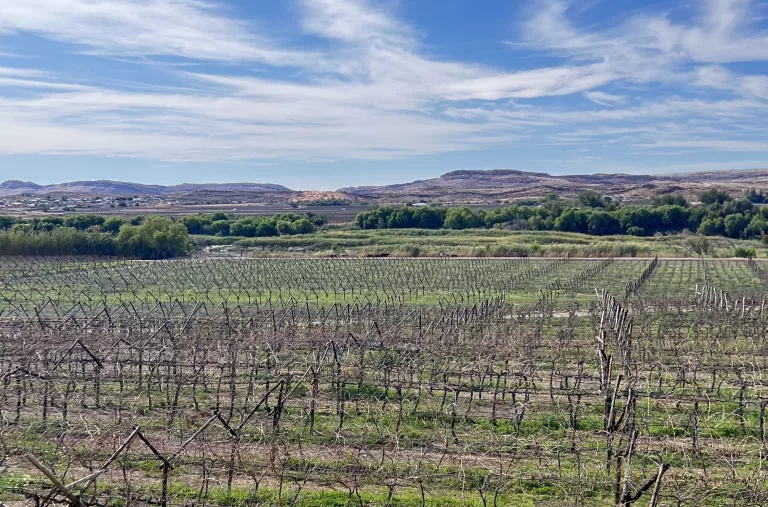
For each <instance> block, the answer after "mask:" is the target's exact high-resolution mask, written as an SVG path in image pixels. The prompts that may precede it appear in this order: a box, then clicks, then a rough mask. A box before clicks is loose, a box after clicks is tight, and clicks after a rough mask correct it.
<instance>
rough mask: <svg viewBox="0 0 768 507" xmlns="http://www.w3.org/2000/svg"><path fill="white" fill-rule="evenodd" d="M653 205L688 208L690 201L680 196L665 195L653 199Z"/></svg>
mask: <svg viewBox="0 0 768 507" xmlns="http://www.w3.org/2000/svg"><path fill="white" fill-rule="evenodd" d="M651 204H652V205H653V206H656V207H659V206H682V207H683V208H687V207H688V201H687V200H686V199H685V197H683V196H682V195H680V194H664V195H656V196H653V197H652V198H651Z"/></svg>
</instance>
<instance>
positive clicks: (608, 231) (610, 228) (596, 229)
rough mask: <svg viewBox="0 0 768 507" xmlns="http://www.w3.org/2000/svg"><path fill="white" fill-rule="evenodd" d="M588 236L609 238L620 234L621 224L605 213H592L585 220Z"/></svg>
mask: <svg viewBox="0 0 768 507" xmlns="http://www.w3.org/2000/svg"><path fill="white" fill-rule="evenodd" d="M587 226H588V227H589V229H588V232H589V234H594V235H596V236H609V235H613V234H621V222H620V221H619V219H618V218H616V217H614V216H613V214H611V213H609V212H607V211H593V212H592V213H591V214H590V215H589V218H588V219H587Z"/></svg>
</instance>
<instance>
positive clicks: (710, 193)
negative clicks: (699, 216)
mask: <svg viewBox="0 0 768 507" xmlns="http://www.w3.org/2000/svg"><path fill="white" fill-rule="evenodd" d="M699 200H700V201H701V202H703V203H704V204H709V205H712V204H720V205H722V204H723V203H726V202H728V201H732V200H733V197H731V196H730V195H729V194H728V192H725V191H724V190H720V189H718V188H710V189H709V190H705V191H704V192H702V193H700V194H699Z"/></svg>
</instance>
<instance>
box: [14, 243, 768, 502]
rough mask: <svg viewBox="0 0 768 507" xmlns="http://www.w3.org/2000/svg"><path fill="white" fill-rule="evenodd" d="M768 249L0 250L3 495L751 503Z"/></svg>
mask: <svg viewBox="0 0 768 507" xmlns="http://www.w3.org/2000/svg"><path fill="white" fill-rule="evenodd" d="M767 287H768V263H764V262H762V261H746V260H735V259H673V258H659V259H656V258H647V259H639V258H638V259H632V260H623V259H611V258H608V259H575V258H548V259H532V258H506V259H502V258H499V259H392V258H388V259H339V258H337V259H310V258H306V259H304V258H273V259H264V258H193V259H182V260H169V261H115V260H106V259H87V258H86V259H75V258H55V259H54V258H51V259H45V258H40V259H31V258H14V257H0V377H2V381H3V386H2V393H0V502H3V503H4V504H6V505H9V506H12V505H51V504H53V503H56V502H57V503H59V504H61V503H64V504H67V503H68V504H70V505H83V506H85V505H99V506H102V505H103V506H107V505H167V506H176V505H221V506H223V505H227V506H235V505H265V506H273V505H274V506H277V505H295V506H306V507H309V506H318V507H322V506H346V505H350V506H360V505H364V506H368V505H371V506H385V505H392V506H395V505H396V506H411V505H412V506H427V505H428V506H442V505H448V506H452V505H455V506H463V505H467V506H484V507H485V506H491V505H493V506H501V505H658V506H660V505H760V504H765V503H766V502H768V493H766V491H768V471H767V470H766V465H767V464H766V463H765V460H766V458H767V457H768V442H766V428H765V411H766V406H768V387H766V386H768V333H767V332H766V330H768V311H766V308H765V297H766V288H767Z"/></svg>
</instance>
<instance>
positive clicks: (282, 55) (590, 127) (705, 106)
mask: <svg viewBox="0 0 768 507" xmlns="http://www.w3.org/2000/svg"><path fill="white" fill-rule="evenodd" d="M392 5H395V4H394V3H393V4H392ZM298 6H299V9H298V11H297V12H298V13H299V14H300V20H299V21H298V22H297V23H296V29H297V30H303V31H304V32H303V33H304V34H306V35H309V36H310V37H313V38H319V39H323V41H324V42H323V44H319V45H318V46H317V47H318V48H323V49H316V50H313V51H306V50H304V49H296V47H294V46H291V45H290V44H286V41H285V40H282V41H280V39H279V38H278V37H276V36H274V35H270V33H269V32H268V26H267V25H264V26H261V25H258V24H257V22H253V23H249V24H245V23H243V22H240V21H236V20H235V19H233V15H234V13H233V12H232V11H227V10H226V9H224V8H223V7H222V5H221V4H216V3H212V2H207V1H201V0H130V1H129V0H23V1H22V0H2V1H0V31H2V32H4V33H6V34H17V33H32V34H36V35H39V36H42V37H45V38H48V39H52V40H55V41H60V42H64V43H68V44H72V45H73V48H71V50H73V51H82V50H83V49H85V50H87V52H88V53H89V54H92V55H108V56H110V57H118V58H130V59H137V60H139V61H141V59H144V58H148V57H150V58H151V57H156V56H170V57H174V58H173V63H174V64H182V65H186V64H191V63H199V62H201V61H202V62H207V61H214V62H224V63H226V64H228V67H227V68H228V69H229V71H228V73H226V74H225V73H223V72H222V71H220V70H219V71H217V70H211V69H216V68H217V67H212V66H209V67H204V68H205V71H203V70H197V71H195V72H190V71H188V70H185V69H186V68H185V67H173V66H171V65H170V64H165V63H163V64H162V65H163V67H164V70H165V71H166V72H170V73H171V74H172V75H173V77H174V78H175V79H178V80H180V81H181V82H182V83H183V84H182V85H179V86H177V87H175V88H170V87H169V88H162V87H156V86H154V84H153V83H147V82H144V83H142V82H138V83H134V84H133V85H132V86H131V87H130V88H131V89H133V90H136V91H127V90H126V88H128V87H127V86H125V84H124V83H107V82H104V81H102V82H99V81H98V79H93V78H89V77H88V76H84V77H83V79H84V81H83V82H84V83H85V84H82V83H80V82H78V83H67V82H65V81H64V80H61V79H57V77H58V76H54V75H51V74H49V73H47V72H45V71H41V70H34V69H17V68H10V67H0V154H2V153H68V154H92V155H108V156H128V157H143V158H152V159H158V160H173V161H186V160H246V159H247V160H277V159H280V160H337V159H345V158H347V159H373V160H382V159H383V160H386V159H394V158H402V157H411V156H415V155H422V154H432V153H446V152H454V151H460V150H473V149H484V148H487V147H490V146H492V147H499V146H502V147H503V146H509V145H512V144H514V143H519V142H526V143H531V142H536V143H539V144H578V143H582V144H597V143H603V144H609V143H613V144H622V145H625V146H631V147H632V149H637V146H641V147H642V148H644V149H646V150H647V151H649V152H654V151H657V150H659V149H664V148H691V149H702V148H706V149H708V150H712V151H728V152H734V151H744V152H753V151H763V150H757V144H759V143H758V141H756V140H753V139H747V138H746V137H749V135H745V139H742V140H735V139H732V137H733V135H734V134H733V132H734V131H736V130H741V131H742V132H747V133H749V131H750V130H751V131H752V132H754V131H755V129H758V128H759V126H760V125H761V124H762V123H763V122H764V120H763V118H764V117H765V113H766V109H768V103H766V102H765V100H768V77H766V76H763V75H742V74H739V73H738V72H736V71H735V70H733V69H730V68H729V67H728V65H727V62H729V61H743V60H745V59H759V58H761V56H760V55H761V54H762V51H763V48H752V47H747V46H751V45H753V44H757V43H759V42H761V41H762V39H763V38H765V34H762V33H760V32H757V31H755V30H754V29H752V27H751V25H750V22H749V12H750V10H749V7H750V3H749V2H748V1H746V0H719V1H715V0H709V1H708V3H706V5H705V6H704V7H702V9H701V12H700V13H699V15H698V16H697V17H696V18H694V19H692V20H688V21H685V22H673V21H671V20H670V19H668V18H667V17H666V16H664V15H656V16H635V17H632V18H630V19H628V20H627V21H626V22H625V23H622V24H621V25H620V26H613V27H607V28H601V29H600V30H596V29H594V28H590V29H584V28H579V27H578V26H577V24H576V23H575V22H574V21H572V20H571V19H570V16H571V15H572V13H571V12H570V11H569V9H568V4H567V3H566V2H556V1H547V2H543V3H541V4H538V8H537V10H536V11H534V12H533V13H532V15H531V16H530V17H529V18H527V19H526V20H525V21H524V22H523V27H522V34H523V43H524V45H525V46H527V47H528V48H529V49H533V50H536V51H545V52H548V53H552V54H554V55H556V56H558V57H560V58H562V60H563V61H562V62H560V63H559V64H553V63H551V61H550V64H549V65H548V66H546V67H539V68H527V69H525V70H519V69H516V68H515V62H514V59H510V64H509V65H508V66H505V67H503V68H502V67H501V66H499V67H492V66H489V65H487V64H480V63H477V62H471V61H469V62H467V61H454V60H450V59H448V58H443V59H438V58H435V57H433V56H430V55H429V53H428V51H427V50H425V49H424V48H423V47H422V43H421V41H420V39H419V33H418V30H417V29H416V28H415V27H412V26H410V25H409V24H407V23H405V22H403V21H402V20H400V19H399V18H398V17H397V16H396V13H395V11H394V10H387V9H384V8H382V7H381V5H380V4H379V3H377V4H374V3H373V1H372V0H298ZM702 38H703V39H707V40H706V41H704V42H701V46H700V47H696V48H692V47H691V45H692V44H694V42H696V41H698V40H699V39H702ZM735 48H741V50H742V53H741V56H735V57H733V58H734V59H729V58H730V57H728V55H731V54H732V53H735ZM152 59H153V60H154V58H152ZM163 60H167V58H166V59H160V61H163ZM252 63H259V64H264V65H266V67H264V66H260V67H259V72H258V73H256V72H254V70H253V69H252V68H250V67H249V65H251V64H252ZM284 66H293V67H298V69H299V70H298V72H296V73H294V72H291V73H286V72H280V73H276V72H272V71H274V70H275V69H274V68H273V67H284ZM233 69H235V70H233ZM263 70H266V71H264V72H262V71H263ZM293 70H294V69H291V71H293ZM89 79H90V80H89ZM691 83H694V84H696V85H697V86H698V88H696V89H695V90H694V92H695V93H694V94H692V93H689V91H690V90H689V89H690V88H691V87H690V84H691ZM608 85H610V88H608ZM646 87H648V88H650V87H657V88H658V89H661V90H663V92H664V93H661V94H659V95H660V97H656V96H655V92H654V93H653V94H648V93H646ZM19 88H24V89H25V90H24V91H25V93H18V89H19ZM605 89H609V90H611V92H612V93H608V92H606V91H605ZM713 90H719V91H717V93H718V97H719V98H720V100H715V99H712V98H706V97H705V95H706V94H707V93H712V92H713ZM573 94H583V96H584V97H586V98H587V99H589V100H590V101H592V102H594V103H596V104H598V105H600V106H610V107H596V106H591V107H584V101H571V102H567V101H565V100H564V99H555V100H552V101H551V102H547V103H542V101H541V100H536V101H533V100H530V99H543V98H547V97H560V98H562V97H564V96H567V95H573ZM722 95H727V96H728V97H727V98H722ZM702 97H705V98H702ZM718 138H719V139H722V141H719V142H717V141H718ZM665 143H667V144H665ZM595 156H597V155H595Z"/></svg>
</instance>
